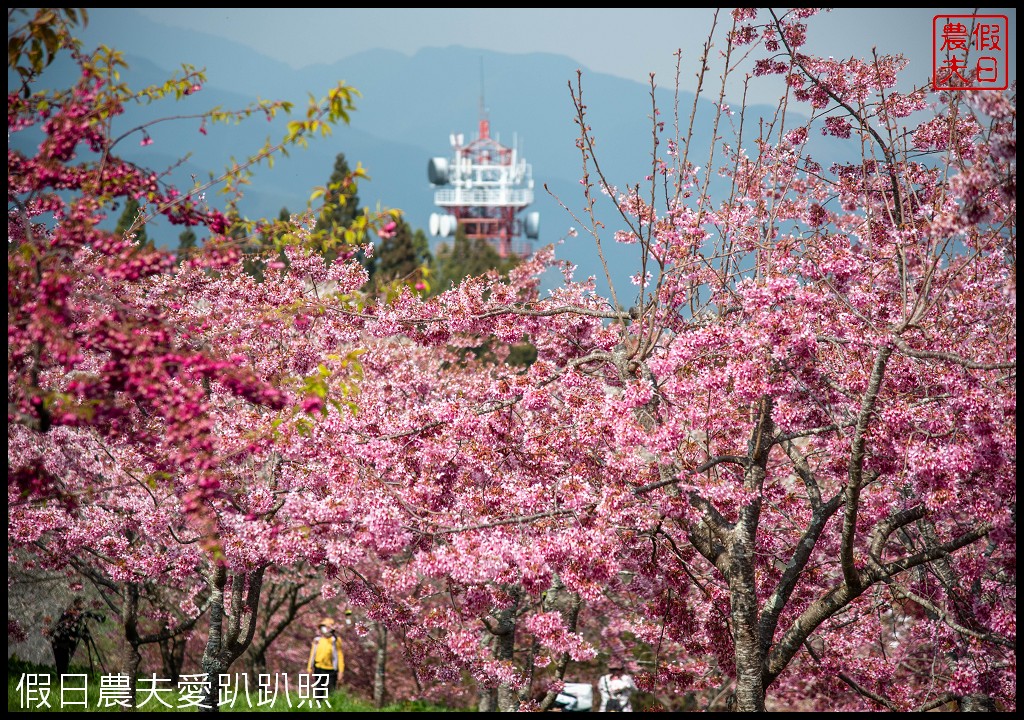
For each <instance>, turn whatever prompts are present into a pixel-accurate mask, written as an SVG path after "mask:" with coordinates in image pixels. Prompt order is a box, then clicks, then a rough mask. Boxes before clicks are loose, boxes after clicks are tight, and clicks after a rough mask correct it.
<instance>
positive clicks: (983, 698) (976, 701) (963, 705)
mask: <svg viewBox="0 0 1024 720" xmlns="http://www.w3.org/2000/svg"><path fill="white" fill-rule="evenodd" d="M960 712H996V704H995V702H994V701H993V700H992V698H990V697H989V696H988V695H964V696H963V697H962V698H960Z"/></svg>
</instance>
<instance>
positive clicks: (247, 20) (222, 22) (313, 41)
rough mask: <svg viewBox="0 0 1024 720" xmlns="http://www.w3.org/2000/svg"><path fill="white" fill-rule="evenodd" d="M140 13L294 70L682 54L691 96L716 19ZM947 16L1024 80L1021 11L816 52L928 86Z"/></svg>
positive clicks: (881, 25) (650, 61)
mask: <svg viewBox="0 0 1024 720" xmlns="http://www.w3.org/2000/svg"><path fill="white" fill-rule="evenodd" d="M135 9H136V10H138V12H140V13H142V14H143V15H145V16H146V17H148V18H149V19H151V20H154V21H156V22H159V23H162V24H166V25H174V26H180V27H187V28H190V29H193V30H198V31H201V32H206V33H210V34H213V35H217V36H221V37H224V38H227V39H230V40H232V41H234V42H237V43H241V44H244V45H248V46H250V47H252V48H254V49H257V50H259V51H260V52H262V53H264V54H266V55H268V56H270V57H273V58H275V59H278V60H280V61H282V62H285V63H288V64H289V65H291V66H292V67H294V68H302V67H304V66H307V65H311V64H315V63H333V62H336V61H338V60H341V59H343V58H345V57H347V56H349V55H352V54H355V53H358V52H361V51H363V50H369V49H372V48H386V49H391V50H398V51H400V52H404V53H406V54H409V55H411V54H413V53H414V52H415V51H416V50H418V49H420V48H422V47H446V46H448V45H463V46H466V47H470V48H483V49H488V50H496V51H500V52H507V53H528V52H549V53H555V54H559V55H565V56H568V57H570V58H572V59H574V60H576V61H577V62H579V63H580V64H581V66H583V67H585V68H588V69H589V70H592V71H596V72H603V73H608V74H611V75H616V76H619V77H624V78H627V79H630V80H635V81H638V82H644V83H646V82H647V81H648V78H649V75H650V73H651V72H654V73H655V74H656V78H655V79H656V81H657V83H658V85H660V86H662V87H671V86H672V85H673V83H674V79H675V57H674V53H675V52H676V51H677V50H680V49H681V50H682V51H683V60H684V66H683V75H682V77H681V82H682V84H683V86H684V87H686V88H688V89H693V75H694V70H695V67H696V60H697V58H698V57H699V55H700V48H701V46H702V45H703V43H704V40H705V38H706V37H707V33H708V30H709V28H710V27H711V21H712V18H713V16H714V10H712V9H709V8H689V9H679V8H632V9H622V8H619V9H608V10H605V9H593V8H488V9H484V8H471V9H460V8H346V9H338V8H266V9H252V8H244V9H233V8H135ZM939 13H961V14H969V13H979V14H1005V15H1007V16H1008V17H1009V18H1010V20H1009V25H1010V32H1009V35H1010V45H1009V48H1010V58H1011V64H1012V68H1013V69H1012V70H1011V78H1012V79H1016V10H1014V9H1013V8H982V9H979V10H976V9H972V8H923V9H914V8H885V9H882V8H860V9H857V8H841V9H838V10H833V11H832V12H830V13H822V14H820V15H819V16H817V17H814V18H812V19H811V21H810V22H811V33H810V34H809V35H810V38H811V43H810V46H809V49H810V50H811V51H813V52H817V53H819V54H822V55H833V56H835V57H849V56H851V55H857V56H858V57H864V56H865V55H866V53H869V52H870V48H871V46H872V45H874V46H876V47H877V49H878V52H879V53H880V54H884V53H889V54H897V53H902V54H904V55H906V56H907V58H908V59H909V60H910V61H911V65H910V69H909V73H908V75H909V76H911V77H913V78H914V80H915V81H917V79H918V78H920V82H921V83H923V82H925V81H926V80H927V79H928V77H929V75H930V72H931V60H932V19H933V18H934V17H935V15H937V14H939ZM718 21H719V24H720V26H721V24H723V23H725V24H728V23H729V22H731V18H730V16H729V13H728V11H727V9H726V10H723V11H721V12H720V13H719V16H718ZM712 52H713V55H714V54H715V51H712ZM776 98H777V95H772V96H771V97H768V98H766V99H768V100H771V101H774V100H775V99H776ZM754 100H758V98H754Z"/></svg>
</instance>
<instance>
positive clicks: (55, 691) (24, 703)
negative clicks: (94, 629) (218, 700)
mask: <svg viewBox="0 0 1024 720" xmlns="http://www.w3.org/2000/svg"><path fill="white" fill-rule="evenodd" d="M69 674H81V675H84V676H85V677H84V678H77V679H75V680H74V681H73V682H74V687H78V688H81V687H82V686H83V681H84V686H85V688H86V690H87V700H88V707H84V706H83V705H82V704H81V702H82V699H83V694H82V692H80V691H79V692H70V693H69V692H67V688H65V696H64V702H62V698H61V682H60V679H59V678H58V677H56V671H55V670H54V668H52V667H47V666H43V665H35V664H32V663H27V662H24V661H21V660H18V659H17V658H9V659H8V661H7V711H8V712H122V711H123V710H124V709H125V708H122V707H120V706H118V705H116V704H113V703H105V704H106V705H109V707H100V684H101V680H100V674H99V673H95V674H91V673H89V670H88V668H82V667H79V666H76V665H73V666H72V667H71V669H70V672H69ZM114 674H115V673H113V672H111V673H107V677H108V679H109V678H110V677H111V676H113V675H114ZM149 677H152V676H149ZM291 681H292V679H291V678H289V690H290V692H289V693H288V695H287V696H286V695H285V693H284V691H283V687H282V688H281V691H280V692H278V693H277V694H276V697H271V698H268V699H272V700H273V702H266V703H264V704H262V705H261V704H259V702H258V700H259V698H258V697H257V692H256V690H257V689H256V687H255V685H254V679H250V688H249V696H248V697H249V701H248V702H247V701H246V696H245V692H244V689H243V688H239V691H238V694H237V697H236V700H235V702H234V703H233V704H230V705H226V704H225V705H221V706H220V710H221V712H331V711H333V712H453V709H452V708H446V707H441V706H438V705H432V704H430V703H427V702H424V701H420V700H416V701H412V702H403V703H396V704H392V705H388V706H386V707H384V708H380V709H378V708H376V707H374V706H373V704H372V703H369V702H367V701H366V700H363V699H362V698H359V697H356V696H354V695H352V694H351V693H349V692H348V691H347V690H346V689H344V688H342V689H341V690H337V691H335V692H334V693H332V694H331V695H330V697H329V698H328V700H327V701H326V702H324V701H321V702H320V703H319V705H317V704H315V703H313V702H311V701H310V700H309V699H307V700H305V702H303V700H302V698H300V696H299V694H298V693H297V692H296V690H295V689H294V687H293V686H292V685H291ZM282 682H283V681H282ZM68 686H69V687H70V686H71V681H69V683H68ZM152 686H153V684H152V681H149V682H148V683H147V682H146V678H145V677H143V678H140V680H139V683H138V688H137V692H136V703H143V704H142V705H141V706H137V708H136V709H138V710H141V711H144V712H197V711H198V708H196V707H195V702H196V700H195V699H194V695H192V696H191V697H190V696H189V694H188V693H178V692H177V691H176V690H172V689H170V688H168V691H167V692H163V691H161V692H159V693H155V694H154V693H149V692H147V690H148V688H151V687H152ZM47 687H48V688H49V691H48V694H47V697H46V699H47V701H48V703H49V707H45V706H44V705H43V702H42V698H43V693H44V689H45V688H47ZM158 687H168V686H167V684H164V685H160V686H158ZM107 694H108V695H110V694H111V693H107ZM150 695H152V697H149V699H147V696H150ZM271 695H273V694H272V693H271ZM157 697H159V700H158V699H157ZM160 700H162V701H163V703H167V704H169V705H170V707H167V706H166V705H165V704H163V703H161V702H160ZM300 703H302V704H301V705H300ZM250 704H251V707H250Z"/></svg>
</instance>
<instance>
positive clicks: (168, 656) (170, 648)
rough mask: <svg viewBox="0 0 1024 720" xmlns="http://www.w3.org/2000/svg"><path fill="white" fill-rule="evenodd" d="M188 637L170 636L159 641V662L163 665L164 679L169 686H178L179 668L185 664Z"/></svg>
mask: <svg viewBox="0 0 1024 720" xmlns="http://www.w3.org/2000/svg"><path fill="white" fill-rule="evenodd" d="M187 644H188V636H187V635H186V636H181V635H172V636H171V637H168V638H165V639H164V640H161V641H160V661H161V663H162V664H163V671H164V677H166V678H167V679H169V680H170V681H171V685H173V686H174V687H177V686H178V679H179V678H180V677H181V668H182V666H183V665H184V664H185V646H186V645H187Z"/></svg>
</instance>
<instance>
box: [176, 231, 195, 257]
mask: <svg viewBox="0 0 1024 720" xmlns="http://www.w3.org/2000/svg"><path fill="white" fill-rule="evenodd" d="M197 242H198V238H197V237H196V233H195V231H194V230H193V229H192V228H186V229H185V230H183V231H182V233H181V234H180V235H178V251H177V253H176V256H177V261H178V262H179V263H180V262H181V261H182V260H184V259H185V258H187V257H188V256H190V255H191V254H192V253H193V252H194V251H195V249H196V243H197Z"/></svg>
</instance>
